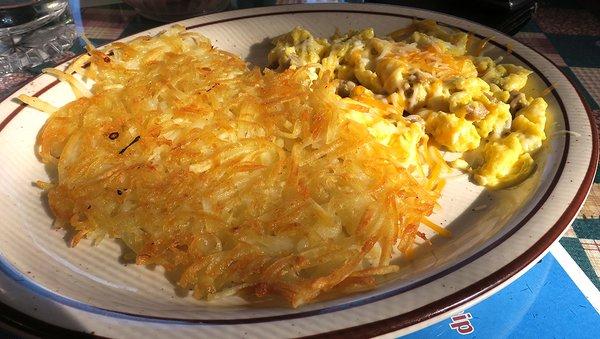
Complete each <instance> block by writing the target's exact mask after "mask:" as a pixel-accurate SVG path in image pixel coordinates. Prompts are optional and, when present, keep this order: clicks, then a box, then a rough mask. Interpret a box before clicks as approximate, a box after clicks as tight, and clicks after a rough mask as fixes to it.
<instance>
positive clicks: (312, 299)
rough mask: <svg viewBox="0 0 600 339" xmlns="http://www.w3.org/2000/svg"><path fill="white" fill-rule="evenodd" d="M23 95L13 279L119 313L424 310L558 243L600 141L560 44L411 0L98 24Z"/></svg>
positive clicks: (334, 325)
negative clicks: (111, 35) (106, 32)
mask: <svg viewBox="0 0 600 339" xmlns="http://www.w3.org/2000/svg"><path fill="white" fill-rule="evenodd" d="M0 106H1V107H2V109H1V110H0V121H1V123H0V154H1V155H2V158H3V165H2V166H1V167H0V171H1V172H0V173H1V176H2V183H1V187H2V195H0V202H1V203H0V209H1V211H2V215H3V218H2V219H3V222H2V223H1V225H0V229H1V231H2V233H3V237H1V238H0V302H1V303H2V304H3V307H7V308H9V309H10V310H12V311H14V312H15V313H17V314H19V315H20V316H22V317H23V319H25V320H27V319H29V320H31V321H32V323H35V326H37V327H42V328H43V327H46V328H54V329H57V328H60V329H64V330H65V331H76V332H84V333H94V334H97V335H100V336H107V337H113V336H152V337H161V336H165V335H169V336H191V335H204V336H209V335H218V336H250V337H269V336H272V337H282V336H285V337H289V336H294V337H297V336H308V335H345V334H357V335H362V336H374V335H380V334H385V333H390V332H392V333H394V335H401V334H406V333H409V332H411V331H414V330H416V329H418V328H420V327H423V326H426V325H427V324H429V323H431V322H433V321H435V320H436V319H439V318H440V317H443V316H447V315H448V314H450V313H452V312H459V311H460V310H461V309H464V308H465V307H468V306H469V305H472V304H474V303H477V302H479V301H481V300H483V299H484V298H486V297H487V296H489V295H491V294H492V293H494V292H495V291H497V290H498V289H500V288H502V287H503V286H505V285H506V284H508V283H509V282H510V281H512V280H514V279H516V278H517V277H518V276H520V275H521V274H522V273H524V272H525V271H526V270H527V269H528V268H529V267H530V266H531V265H533V264H535V262H536V260H537V259H538V258H540V257H541V256H542V255H543V254H544V253H545V252H546V251H547V249H548V247H549V246H550V245H551V244H552V243H553V242H554V241H555V240H557V239H558V237H560V235H561V234H562V232H563V231H564V230H565V228H566V227H567V226H568V224H569V223H570V222H571V221H572V220H573V218H574V217H575V216H576V214H577V212H578V210H579V208H580V207H581V204H582V203H583V201H584V200H585V197H586V195H587V193H588V191H589V188H590V185H591V183H592V181H593V176H594V173H595V169H596V165H597V160H598V138H597V132H596V130H595V127H594V123H593V120H591V119H590V116H589V113H588V111H587V110H586V107H585V105H584V104H583V102H582V100H581V98H580V97H579V95H578V94H577V92H576V90H575V89H574V87H573V86H572V85H571V83H570V82H569V80H568V79H567V78H566V77H565V76H564V75H563V74H562V73H561V72H560V70H559V69H558V68H556V67H555V66H554V65H553V64H552V63H551V62H550V61H549V60H548V59H547V58H545V57H544V56H542V55H540V54H538V53H537V52H535V51H533V50H532V49H530V48H528V47H526V46H524V45H522V44H520V43H519V42H517V41H515V40H513V39H511V38H510V37H508V36H506V35H503V34H502V33H499V32H497V31H494V30H492V29H490V28H486V27H484V26H481V25H479V24H476V23H473V22H470V21H466V20H463V19H459V18H456V17H452V16H448V15H443V14H439V13H435V12H430V11H425V10H417V9H411V8H406V7H398V6H385V5H343V6H342V5H293V6H281V7H266V8H257V9H248V10H241V11H232V12H227V13H220V14H213V15H207V16H202V17H198V18H194V19H189V20H185V21H181V22H179V23H176V24H173V25H167V26H162V27H159V28H156V29H153V30H150V31H147V32H143V33H140V34H137V35H135V36H132V37H129V38H126V39H123V40H120V41H116V42H113V43H110V44H108V45H106V46H102V47H97V48H96V47H94V46H93V45H91V44H88V46H87V53H85V54H83V55H81V56H78V57H76V58H74V59H73V60H71V61H69V62H67V63H65V64H63V65H59V66H57V67H56V68H50V69H46V70H44V74H43V75H42V76H40V77H38V78H36V79H35V80H33V81H32V82H31V83H29V84H27V85H25V86H24V87H23V88H22V89H20V90H18V91H17V92H16V93H14V94H13V95H12V96H11V97H9V98H8V99H7V100H5V101H4V102H2V103H1V104H0ZM32 326H34V325H32Z"/></svg>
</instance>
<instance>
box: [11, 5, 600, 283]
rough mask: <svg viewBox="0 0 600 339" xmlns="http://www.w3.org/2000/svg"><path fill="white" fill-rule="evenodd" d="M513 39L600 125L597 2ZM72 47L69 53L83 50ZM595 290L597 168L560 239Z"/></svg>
mask: <svg viewBox="0 0 600 339" xmlns="http://www.w3.org/2000/svg"><path fill="white" fill-rule="evenodd" d="M81 16H82V20H83V26H84V31H85V34H86V36H87V37H88V38H90V39H91V40H92V42H93V43H94V44H95V45H103V44H106V43H109V42H111V41H113V40H116V39H119V38H123V37H126V36H129V35H131V34H134V33H138V32H140V31H143V30H146V29H150V28H153V27H156V26H158V25H160V24H161V23H158V22H155V21H151V20H148V19H145V18H143V17H141V16H139V15H138V14H137V13H136V12H135V11H134V10H133V9H132V8H131V7H128V6H127V5H124V4H113V5H106V6H100V7H88V8H82V9H81ZM515 38H516V39H517V40H519V41H521V42H523V43H524V44H526V45H528V46H530V47H532V48H534V49H536V50H537V51H539V52H540V53H542V54H544V55H546V56H547V57H549V58H550V60H552V61H553V62H554V63H555V64H556V65H557V66H558V67H559V68H560V69H561V70H562V71H563V72H564V73H565V74H566V75H567V76H569V77H570V78H571V79H572V80H573V82H574V83H575V85H576V87H577V89H578V90H579V91H580V92H581V93H582V94H583V96H584V98H585V100H586V101H587V103H588V105H589V107H590V108H591V109H592V111H593V113H594V116H595V118H596V125H599V124H600V2H597V1H596V0H571V1H559V0H546V1H542V2H541V3H540V7H539V9H538V11H537V13H536V14H535V16H534V19H533V20H532V21H530V22H529V23H528V24H527V25H526V26H525V27H524V28H523V29H522V30H521V31H520V32H519V33H517V34H516V36H515ZM82 51H83V49H82V46H74V48H73V50H72V52H71V54H69V55H66V56H65V59H66V58H69V57H71V56H72V55H74V54H77V53H80V52H82ZM34 73H35V72H33V73H31V74H20V75H17V76H15V77H14V79H12V80H10V79H9V80H6V79H5V81H4V82H3V83H0V100H1V99H3V98H5V97H6V96H8V95H9V94H10V93H12V92H13V91H14V90H15V89H16V88H18V86H20V85H22V84H24V83H25V82H27V81H28V80H30V79H31V78H33V77H34V76H35V74H34ZM560 243H561V244H562V245H563V246H564V248H565V249H566V250H567V252H568V253H569V254H570V255H571V256H572V257H573V259H574V260H575V261H576V262H577V263H578V264H579V266H580V267H581V268H582V270H583V271H584V272H585V273H586V275H587V276H588V277H589V278H590V279H591V281H592V282H593V283H594V284H595V285H596V287H597V288H598V289H600V278H599V276H600V172H598V173H596V177H595V180H594V185H593V187H592V190H591V193H590V196H589V198H588V199H587V201H586V203H585V205H584V206H583V208H582V210H581V213H580V214H579V216H578V217H577V219H576V220H575V222H574V223H573V225H572V226H571V227H569V229H568V230H567V232H566V234H565V236H564V237H563V238H562V239H561V240H560Z"/></svg>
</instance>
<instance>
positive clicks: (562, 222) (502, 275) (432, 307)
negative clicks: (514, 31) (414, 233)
mask: <svg viewBox="0 0 600 339" xmlns="http://www.w3.org/2000/svg"><path fill="white" fill-rule="evenodd" d="M309 12H338V13H339V12H342V13H344V12H346V13H362V14H375V15H385V16H395V17H404V18H414V16H407V15H402V14H393V13H382V12H377V11H364V10H363V11H353V10H302V11H287V12H275V13H262V14H256V15H248V16H242V17H235V18H229V19H221V20H216V21H213V22H207V23H202V24H198V25H192V26H189V27H187V28H188V29H191V28H196V27H202V26H207V25H212V24H217V23H222V22H227V21H234V20H241V19H247V18H253V17H260V16H270V15H271V16H272V15H285V14H294V13H309ZM429 12H432V11H429ZM432 13H435V12H432ZM421 19H422V18H421ZM459 19H460V20H463V21H466V22H470V21H469V20H466V19H462V18H459ZM444 26H447V27H452V28H456V29H459V30H462V29H461V28H459V27H456V26H452V25H447V24H444ZM463 31H464V30H463ZM498 33H499V34H500V35H504V36H505V34H504V33H501V32H498ZM474 35H475V36H477V37H479V38H484V37H483V36H481V35H479V34H474ZM511 39H512V38H511ZM513 40H514V39H513ZM490 42H491V43H492V44H494V45H496V47H499V48H501V49H503V50H507V48H506V47H505V46H503V45H501V44H499V43H497V42H495V41H493V40H492V41H490ZM528 48H529V47H528ZM529 49H530V50H532V51H534V52H535V53H536V54H539V53H538V52H537V51H535V50H533V49H531V48H529ZM513 54H514V55H515V56H517V57H518V58H519V59H520V60H521V61H522V62H524V63H525V64H527V65H528V66H530V67H531V68H533V69H535V70H536V71H537V73H538V75H539V76H540V77H542V79H543V80H544V81H545V83H546V84H547V85H550V82H549V81H548V79H547V78H546V77H545V76H544V74H543V73H541V72H540V71H539V69H537V67H535V66H533V65H532V64H531V63H530V62H529V61H528V60H526V59H524V58H523V57H521V56H520V55H518V54H517V53H513ZM544 57H545V56H544ZM546 59H547V58H546ZM58 82H59V81H55V83H54V84H51V85H48V86H46V87H45V88H43V89H42V90H40V91H39V92H38V93H36V95H41V94H42V93H43V92H45V91H47V90H48V89H49V88H51V87H53V86H54V85H56V83H58ZM552 92H553V95H554V96H555V98H556V100H557V101H558V102H559V104H560V105H561V113H562V115H563V117H564V119H565V123H566V125H568V124H569V122H568V116H567V115H566V110H565V109H564V104H563V103H562V100H561V98H560V97H559V96H558V94H557V92H556V90H553V91H552ZM582 102H583V103H584V105H585V101H584V100H583V99H582ZM22 106H24V105H22ZM22 109H23V107H19V108H17V109H16V110H15V111H13V112H12V113H11V114H10V115H9V117H8V118H7V119H5V120H4V121H3V122H2V123H1V124H0V131H1V130H2V129H3V128H4V127H5V126H6V125H7V124H8V122H9V121H10V120H11V119H12V118H14V116H16V114H17V113H18V112H20V111H21V110H22ZM587 113H588V118H590V112H589V111H588V112H587ZM591 121H592V120H591ZM591 128H592V134H593V135H594V136H595V139H594V141H595V142H594V144H593V149H592V161H593V160H594V159H596V158H597V155H598V144H597V143H598V140H597V131H596V130H595V125H594V124H591ZM568 145H569V135H566V141H565V150H564V152H563V158H562V161H561V165H560V166H559V170H558V171H557V174H556V175H555V178H554V180H553V185H551V186H550V187H549V189H548V191H547V192H546V194H545V199H544V198H543V199H541V200H540V202H539V203H538V204H537V205H536V207H535V208H534V209H533V210H532V212H531V213H533V214H535V213H534V212H535V211H536V210H537V209H538V208H539V207H540V206H541V205H542V204H543V203H544V202H545V200H546V199H547V196H546V195H549V193H550V192H551V191H552V189H553V188H554V186H555V184H556V181H557V180H558V178H559V177H560V174H561V172H562V169H563V167H564V162H565V161H566V154H565V153H567V152H568ZM595 165H597V161H596V162H594V164H592V163H591V164H590V166H589V167H588V171H587V173H586V176H585V178H584V182H583V183H582V186H581V187H580V189H579V190H578V192H577V193H576V195H575V197H574V199H573V201H572V202H571V203H570V205H569V206H568V208H567V210H565V212H564V213H563V215H562V216H561V218H560V219H559V220H558V221H557V223H556V224H555V225H554V226H553V227H552V228H551V229H550V230H549V231H548V232H547V233H545V234H544V235H543V236H542V237H541V238H540V240H539V241H538V242H537V243H536V244H534V246H532V247H531V248H530V250H528V252H525V253H524V254H522V255H521V256H519V257H518V258H517V259H515V260H514V261H513V262H511V263H510V264H508V265H506V266H505V267H503V268H502V269H500V270H498V271H496V272H494V273H492V274H491V275H489V276H487V277H486V278H484V279H482V280H480V281H479V282H477V283H475V284H473V285H471V286H469V287H467V288H465V289H463V290H461V291H459V292H456V293H454V294H451V295H449V296H446V297H444V298H442V299H440V300H438V301H436V302H433V303H431V304H429V305H426V306H423V307H421V308H419V309H417V310H413V311H411V312H408V313H406V314H404V315H402V316H399V317H407V315H410V316H412V317H413V318H412V319H413V320H412V322H410V319H405V320H402V319H396V318H397V317H394V318H389V319H385V320H380V321H377V322H373V323H368V324H364V325H360V326H357V327H353V328H351V329H352V333H353V334H357V332H356V331H357V330H359V331H361V332H360V333H365V335H366V333H368V332H366V331H367V330H370V331H376V329H377V328H378V326H377V325H378V324H379V322H386V321H393V322H398V323H399V324H400V325H399V326H396V327H395V328H396V329H400V328H403V327H406V326H410V325H411V324H414V323H418V322H420V321H424V320H426V319H430V318H431V317H434V316H436V315H438V314H442V313H445V312H447V311H450V310H451V309H453V308H456V307H459V306H460V305H462V304H464V303H466V302H468V301H469V300H472V299H474V298H476V297H477V296H479V295H483V294H485V293H486V292H488V291H489V290H491V289H492V288H493V287H495V286H497V285H498V284H500V283H502V282H504V281H506V280H507V279H509V278H510V277H511V276H513V275H514V274H515V273H517V272H518V271H520V270H521V269H523V268H524V267H525V266H527V263H526V264H524V265H521V267H520V268H519V267H513V266H514V265H516V264H519V263H524V260H527V259H530V260H529V263H530V262H531V261H532V260H534V259H535V258H536V257H537V256H536V255H534V254H533V253H529V251H532V250H533V249H539V248H540V247H539V246H542V247H541V252H540V253H543V251H544V250H545V248H547V247H548V246H549V245H550V244H552V242H553V241H554V240H556V238H557V237H558V236H559V235H560V234H561V233H562V231H563V230H564V228H566V226H567V225H568V224H569V222H570V221H571V220H572V218H569V215H571V214H572V215H574V214H575V213H576V211H577V210H578V208H579V206H580V205H581V203H582V202H583V201H584V199H585V197H586V194H587V191H588V189H589V187H590V186H591V182H593V177H594V173H595ZM590 173H592V174H591V179H590V177H589V176H590ZM586 186H587V187H586ZM573 209H575V212H573V211H572V210H573ZM525 222H526V221H525ZM522 223H523V224H524V222H522ZM521 226H522V225H521ZM519 228H520V227H519ZM517 229H518V228H517V227H516V226H515V227H513V229H511V231H512V232H510V234H508V235H505V237H502V238H501V239H498V240H497V241H499V242H503V241H504V240H506V238H508V237H510V235H512V234H513V233H514V232H515V231H516V230H517ZM495 246H497V245H494V246H493V247H495ZM543 246H545V247H543ZM493 247H492V248H493ZM492 248H490V249H488V250H487V251H489V250H491V249H492ZM487 251H486V253H487ZM481 255H483V254H480V253H479V252H478V253H476V254H474V255H472V256H471V257H469V258H468V259H467V260H468V262H471V261H472V260H475V259H476V258H479V257H480V256H481ZM538 255H539V254H538ZM469 259H470V260H469ZM466 263H467V262H466V260H465V261H462V262H461V263H459V264H462V265H460V266H459V267H450V268H449V269H450V270H451V271H454V270H456V269H458V268H460V267H462V266H464V264H466ZM455 266H456V264H455ZM448 273H450V272H445V274H448ZM445 274H444V275H445ZM429 278H432V277H429ZM437 278H439V277H435V279H437ZM435 279H433V280H435ZM494 283H495V285H493V286H492V285H490V284H494ZM421 285H422V284H421ZM419 286H420V285H419ZM414 287H417V286H413V288H414ZM473 289H477V290H476V291H472V290H473ZM460 293H466V294H467V295H466V296H464V295H461V294H460ZM469 297H470V299H468V298H469ZM369 299H370V298H369ZM467 299H468V300H467ZM372 301H375V300H372ZM372 301H370V302H372ZM355 306H357V305H355ZM350 307H353V306H350ZM350 307H342V308H341V309H347V308H350ZM101 310H103V311H108V312H114V313H118V314H123V315H130V316H134V317H138V318H140V319H141V320H144V319H148V320H152V319H157V320H174V321H184V322H187V323H207V324H234V323H240V321H241V323H256V322H265V321H275V320H283V319H289V318H288V317H286V316H291V317H290V318H298V317H301V316H303V313H312V314H310V315H314V314H322V313H325V312H320V311H319V310H316V311H309V312H300V313H296V314H291V315H285V316H282V317H283V318H280V317H277V316H275V317H265V318H250V319H223V320H208V319H206V320H199V319H198V320H196V319H172V318H162V317H150V316H144V315H137V314H128V313H125V312H118V311H112V310H105V309H101ZM436 310H437V311H436ZM334 311H335V310H334ZM413 313H414V314H413ZM306 315H309V314H306ZM391 319H393V320H391ZM407 320H408V321H407ZM385 326H386V328H385V332H389V329H391V328H392V327H389V324H387V323H386V324H385ZM343 331H345V330H339V331H333V332H330V333H329V334H331V335H336V334H343ZM363 331H365V332H363ZM373 333H375V332H373ZM378 333H384V332H378Z"/></svg>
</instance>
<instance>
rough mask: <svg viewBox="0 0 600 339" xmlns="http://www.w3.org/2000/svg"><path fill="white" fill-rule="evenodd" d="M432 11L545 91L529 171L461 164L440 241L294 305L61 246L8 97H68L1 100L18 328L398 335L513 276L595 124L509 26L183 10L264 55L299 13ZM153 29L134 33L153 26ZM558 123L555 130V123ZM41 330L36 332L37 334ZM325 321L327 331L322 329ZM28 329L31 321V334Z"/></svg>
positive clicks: (0, 153)
mask: <svg viewBox="0 0 600 339" xmlns="http://www.w3.org/2000/svg"><path fill="white" fill-rule="evenodd" d="M413 18H419V19H423V18H431V19H435V20H437V21H438V22H440V23H443V24H445V25H447V26H451V27H455V28H458V29H461V30H464V31H470V32H473V33H474V34H475V36H476V37H478V39H482V38H484V37H492V36H493V37H494V38H493V39H492V41H491V43H490V44H488V45H489V46H490V47H489V49H488V51H487V52H486V53H488V54H489V55H507V54H508V53H507V52H506V47H504V46H507V45H510V46H511V49H512V50H513V53H512V54H511V55H509V56H507V59H508V60H507V61H508V62H512V63H516V64H521V65H524V66H526V67H528V68H530V69H532V70H533V71H534V74H533V75H532V76H531V77H530V79H531V80H530V82H531V85H530V86H529V87H528V88H527V91H530V93H531V94H535V93H538V94H539V93H540V92H541V91H542V90H543V89H544V88H546V87H547V86H548V85H550V84H553V85H554V88H555V90H554V91H553V92H552V93H551V94H550V95H548V96H547V97H546V99H547V101H548V103H549V111H550V114H551V119H550V120H551V121H550V123H549V124H548V125H549V126H548V134H549V135H550V138H549V140H548V141H547V142H546V145H545V147H544V148H543V150H542V151H540V152H539V153H538V154H537V156H536V157H537V159H536V160H537V161H538V163H539V166H538V169H537V171H536V173H535V175H534V176H532V177H531V178H530V179H528V180H527V181H526V182H524V183H523V184H521V185H519V186H518V187H515V188H512V189H507V190H501V191H495V192H488V191H485V190H483V189H482V188H481V187H477V186H475V185H473V184H472V183H470V182H469V181H468V179H467V178H466V177H465V176H463V177H462V178H458V179H456V180H454V181H452V182H451V183H450V184H449V185H448V187H447V188H446V189H445V191H444V195H443V197H442V200H441V206H442V207H443V209H442V210H441V211H439V212H437V214H436V215H435V217H434V219H435V220H436V221H438V222H440V223H441V224H443V225H444V226H446V227H448V228H449V229H451V230H452V233H453V237H452V239H448V240H446V239H439V238H436V237H434V238H433V246H431V247H422V249H421V250H420V251H419V252H420V253H418V256H417V258H416V259H415V260H414V261H413V262H412V263H411V264H408V265H405V266H404V267H403V269H402V270H401V271H400V272H399V273H398V274H397V275H396V276H394V277H393V279H391V281H390V282H388V283H386V284H384V285H382V286H380V287H379V288H377V289H376V290H373V291H370V292H366V293H362V294H358V295H352V296H348V297H345V298H341V299H336V300H333V301H328V302H321V303H316V304H312V305H307V306H304V307H301V308H299V309H287V308H264V307H263V308H257V307H252V306H249V305H245V304H244V303H243V302H241V301H240V300H238V299H236V298H231V299H227V300H224V301H220V302H219V303H212V304H211V303H208V302H201V301H197V300H194V299H193V298H191V297H189V296H187V297H186V296H181V295H178V294H177V293H176V292H175V290H174V288H173V286H172V285H171V283H169V282H168V279H167V278H166V277H165V276H164V273H163V272H162V271H161V270H160V269H159V268H157V269H155V270H150V269H148V268H146V267H140V266H133V265H128V266H126V265H124V264H122V263H120V262H119V255H120V254H121V250H120V248H119V245H118V243H116V242H112V241H105V242H103V243H102V245H101V246H99V247H97V248H93V247H91V246H89V242H84V243H82V244H80V245H79V246H78V247H77V248H74V249H71V248H68V247H67V245H66V243H65V241H64V239H63V236H64V233H63V231H55V230H51V228H50V225H51V223H52V218H51V215H50V214H49V211H48V208H47V207H46V205H45V204H44V200H43V199H42V198H41V197H40V191H39V190H38V189H36V188H35V187H33V186H32V182H33V181H34V180H36V179H45V178H47V174H46V172H45V170H44V166H43V165H42V164H41V163H40V162H38V160H37V159H36V157H35V155H34V153H33V148H34V141H35V137H36V134H37V132H38V130H39V129H40V127H41V126H42V124H43V123H44V121H45V118H46V117H45V115H44V114H43V113H40V112H37V111H36V110H34V109H31V108H27V107H24V106H22V105H19V104H18V103H17V102H15V101H14V100H13V98H14V97H16V96H17V95H19V94H21V93H26V94H29V95H36V96H40V97H41V98H43V99H45V100H48V101H50V102H51V103H54V104H56V105H62V104H64V103H65V102H67V101H69V100H72V99H73V97H72V94H71V91H70V90H69V88H68V87H67V86H66V85H65V84H60V83H58V82H57V81H55V79H53V78H51V77H49V76H41V77H39V78H36V79H35V80H34V81H32V82H31V83H29V84H28V85H26V86H25V87H23V88H22V89H21V90H19V91H18V92H17V93H15V94H14V95H13V96H12V97H10V98H9V99H7V100H6V101H4V102H2V103H1V104H0V121H1V123H0V158H1V159H2V165H0V215H1V219H0V220H1V223H0V234H1V236H0V251H1V256H0V302H1V303H2V304H3V306H2V309H1V310H2V312H3V313H4V314H7V315H10V316H11V317H12V318H14V319H16V321H20V322H21V323H25V324H26V325H27V326H29V327H30V329H33V330H38V331H40V330H41V331H44V332H45V333H51V331H56V330H57V329H58V328H66V329H69V330H73V331H78V332H88V333H89V332H93V333H95V334H97V335H101V336H109V337H113V336H116V337H130V336H137V337H141V336H144V337H163V336H165V335H168V336H170V337H176V336H189V335H202V336H209V335H210V336H218V337H223V336H227V337H229V336H235V337H238V336H250V337H289V336H304V335H313V334H329V335H331V334H340V335H344V334H354V335H357V334H360V335H378V334H383V333H389V332H393V331H396V332H395V333H394V335H398V334H404V333H408V332H409V331H413V330H415V329H418V328H419V327H422V326H425V325H426V324H428V323H431V322H432V321H435V320H437V319H439V318H440V317H442V316H447V315H448V313H449V312H455V311H458V310H460V309H461V308H465V307H467V306H468V305H470V304H472V303H475V302H478V301H480V300H482V299H483V298H485V297H487V296H489V295H490V294H491V293H493V292H494V291H496V290H498V289H499V288H501V287H502V286H504V285H505V284H507V283H508V282H509V281H510V280H511V279H515V278H516V277H517V276H519V275H520V274H522V273H523V272H524V271H525V270H526V269H527V268H528V267H529V266H530V265H532V264H533V263H535V261H536V259H537V258H539V257H540V256H542V255H543V254H544V253H545V251H546V250H547V248H548V247H549V246H550V244H552V243H553V242H554V241H555V240H556V239H557V238H558V237H559V236H560V235H561V233H562V232H563V230H564V229H565V227H566V226H567V225H568V224H569V223H570V222H571V221H572V220H573V218H574V217H575V215H576V213H577V211H578V209H579V208H580V206H581V204H582V203H583V201H584V199H585V197H586V194H587V193H588V190H589V188H590V185H591V183H592V180H593V175H594V173H595V168H596V164H597V157H598V145H597V132H596V131H595V130H594V128H593V127H592V125H593V124H592V123H591V122H590V121H591V120H590V117H589V115H588V113H587V111H586V108H585V107H584V105H583V103H582V100H581V99H580V97H579V95H578V94H577V92H576V91H575V89H574V88H573V86H572V85H571V83H570V82H569V80H568V79H567V78H565V76H564V75H563V74H562V73H561V72H560V71H559V70H558V69H557V68H556V67H555V66H554V65H552V63H551V62H550V61H548V59H547V58H545V57H544V56H542V55H540V54H538V53H536V52H534V51H533V50H531V49H530V48H528V47H526V46H524V45H522V44H520V43H519V42H517V41H515V40H513V39H511V38H510V37H508V36H506V35H504V34H502V33H500V32H497V31H494V30H492V29H489V28H486V27H484V26H481V25H478V24H475V23H473V22H469V21H465V20H462V19H459V18H456V17H452V16H447V15H442V14H438V13H434V12H430V11H424V10H417V9H410V8H405V7H397V6H385V5H299V6H280V7H267V8H258V9H250V10H242V11H234V12H227V13H221V14H214V15H208V16H203V17H199V18H195V19H190V20H186V21H183V22H181V24H183V25H185V26H186V27H188V29H190V30H194V31H198V32H200V33H202V34H204V35H206V36H208V37H209V38H211V39H212V40H213V42H214V44H215V45H216V46H217V47H219V48H222V49H225V50H228V51H231V52H233V53H237V54H239V55H241V56H243V57H246V58H247V59H248V60H249V61H251V62H253V63H256V64H264V62H265V60H266V52H267V49H268V39H269V38H272V37H274V36H277V35H279V34H282V33H285V32H287V31H289V30H290V29H292V28H293V27H295V26H298V25H302V26H304V27H306V28H308V29H310V30H311V31H313V32H315V33H316V34H317V35H322V36H329V35H331V34H332V33H333V32H334V30H335V29H336V28H339V29H340V30H342V31H346V30H348V29H350V28H354V29H357V28H362V27H374V28H375V30H376V32H378V33H379V34H385V33H388V32H390V31H392V30H394V29H397V28H399V27H403V26H406V25H407V24H409V23H410V22H411V20H412V19H413ZM161 29H164V28H157V29H153V30H151V31H148V32H145V33H144V34H155V33H157V32H158V31H160V30H161ZM561 130H569V131H572V132H574V133H571V134H565V133H558V134H556V132H557V131H561ZM44 332H41V333H44ZM331 332H333V333H331ZM38 333H40V332H38Z"/></svg>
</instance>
